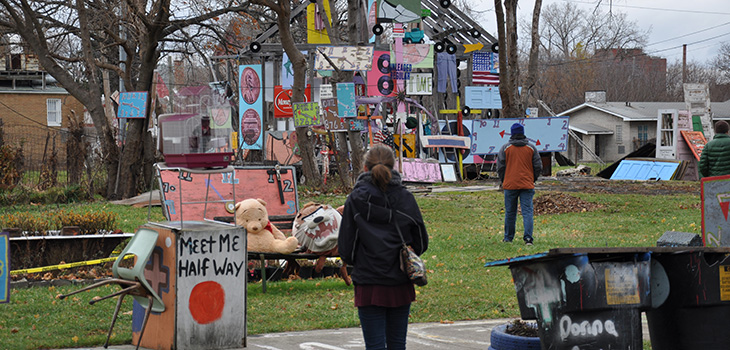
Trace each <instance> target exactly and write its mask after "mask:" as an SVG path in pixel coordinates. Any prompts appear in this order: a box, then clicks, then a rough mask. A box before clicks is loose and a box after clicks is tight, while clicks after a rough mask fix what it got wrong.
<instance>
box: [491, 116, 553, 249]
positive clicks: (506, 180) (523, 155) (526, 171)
mask: <svg viewBox="0 0 730 350" xmlns="http://www.w3.org/2000/svg"><path fill="white" fill-rule="evenodd" d="M510 132H511V136H510V139H509V141H508V142H507V143H506V144H504V146H502V148H501V149H500V150H499V153H498V154H497V174H499V180H500V181H501V183H502V185H501V186H502V189H504V239H503V241H504V242H512V240H513V239H514V238H515V222H516V221H517V201H518V200H519V202H520V208H521V209H522V223H523V226H524V228H525V233H524V235H523V236H522V238H523V239H524V241H525V244H526V245H532V227H533V221H532V212H533V208H532V197H533V196H534V195H535V181H537V178H538V177H539V176H540V173H542V161H541V159H540V154H539V153H538V152H537V148H536V147H535V145H534V144H532V143H530V141H529V140H528V139H527V137H526V136H525V128H524V126H522V124H520V123H514V124H512V127H511V129H510Z"/></svg>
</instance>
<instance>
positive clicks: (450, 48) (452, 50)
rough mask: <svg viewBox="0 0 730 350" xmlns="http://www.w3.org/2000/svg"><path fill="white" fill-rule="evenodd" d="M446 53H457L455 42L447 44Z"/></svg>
mask: <svg viewBox="0 0 730 350" xmlns="http://www.w3.org/2000/svg"><path fill="white" fill-rule="evenodd" d="M446 53H448V54H449V55H453V54H455V53H456V45H454V44H449V45H447V46H446Z"/></svg>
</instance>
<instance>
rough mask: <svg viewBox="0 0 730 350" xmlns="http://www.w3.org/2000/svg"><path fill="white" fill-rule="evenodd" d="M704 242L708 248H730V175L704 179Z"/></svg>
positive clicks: (702, 194)
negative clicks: (729, 218)
mask: <svg viewBox="0 0 730 350" xmlns="http://www.w3.org/2000/svg"><path fill="white" fill-rule="evenodd" d="M700 183H701V186H702V192H701V196H700V197H701V199H702V241H703V242H704V244H705V246H707V247H730V223H728V211H729V209H730V175H723V176H712V177H703V178H702V180H700Z"/></svg>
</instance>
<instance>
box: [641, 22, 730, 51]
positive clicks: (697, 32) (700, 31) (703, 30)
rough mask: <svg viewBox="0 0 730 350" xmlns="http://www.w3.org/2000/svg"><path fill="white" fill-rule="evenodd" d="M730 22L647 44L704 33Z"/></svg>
mask: <svg viewBox="0 0 730 350" xmlns="http://www.w3.org/2000/svg"><path fill="white" fill-rule="evenodd" d="M728 24H730V22H725V23H723V24H718V25H716V26H714V27H710V28H705V29H702V30H698V31H696V32H692V33H689V34H684V35H680V36H677V37H674V38H669V39H666V40H662V41H657V42H655V43H651V44H647V45H646V46H647V47H648V46H652V45H656V44H661V43H665V42H667V41H672V40H676V39H681V38H684V37H688V36H690V35H694V34H699V33H702V32H706V31H708V30H712V29H715V28H719V27H722V26H726V25H728Z"/></svg>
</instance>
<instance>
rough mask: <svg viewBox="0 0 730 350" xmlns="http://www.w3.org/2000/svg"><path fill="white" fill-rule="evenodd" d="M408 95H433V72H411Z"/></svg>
mask: <svg viewBox="0 0 730 350" xmlns="http://www.w3.org/2000/svg"><path fill="white" fill-rule="evenodd" d="M406 94H407V95H433V74H431V73H411V78H410V79H408V81H406Z"/></svg>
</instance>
